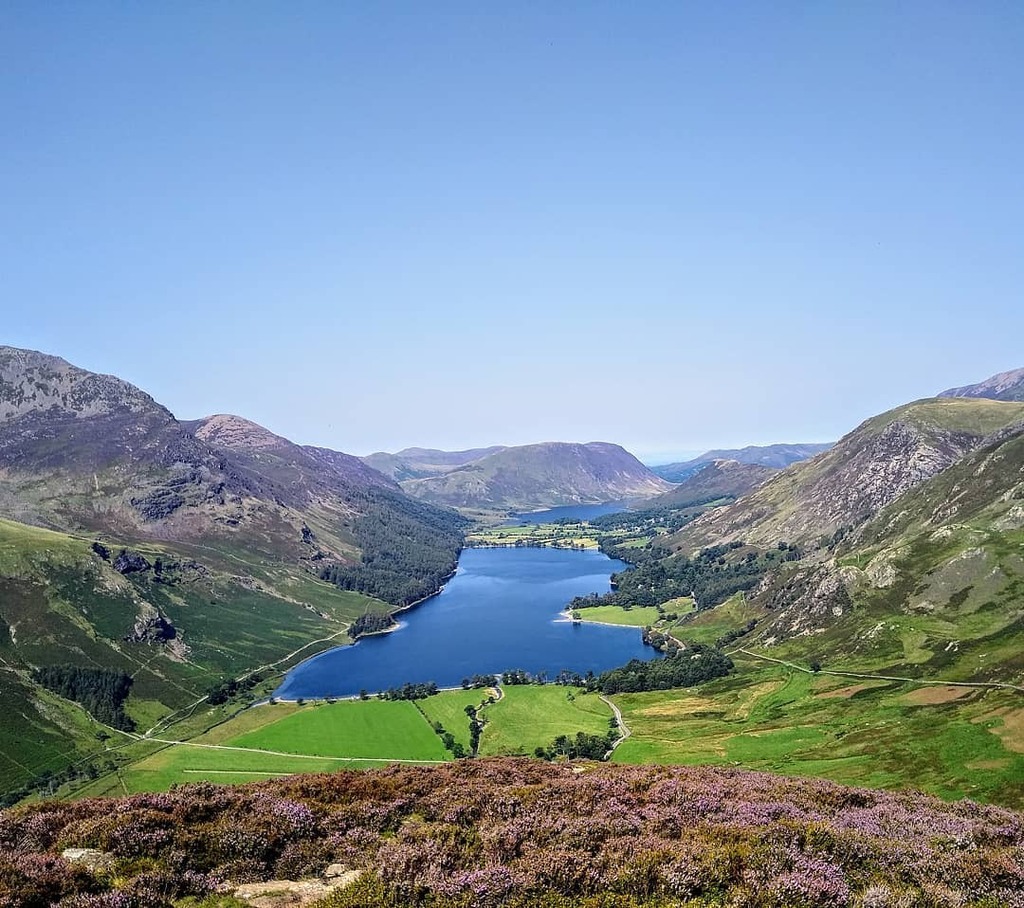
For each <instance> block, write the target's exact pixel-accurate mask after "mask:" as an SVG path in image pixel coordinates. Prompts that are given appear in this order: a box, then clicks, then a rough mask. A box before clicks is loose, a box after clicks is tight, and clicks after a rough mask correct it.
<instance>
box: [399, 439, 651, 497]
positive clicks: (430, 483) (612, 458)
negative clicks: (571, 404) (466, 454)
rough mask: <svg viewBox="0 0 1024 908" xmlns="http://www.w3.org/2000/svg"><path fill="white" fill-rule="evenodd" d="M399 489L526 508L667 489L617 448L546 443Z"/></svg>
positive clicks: (490, 456)
mask: <svg viewBox="0 0 1024 908" xmlns="http://www.w3.org/2000/svg"><path fill="white" fill-rule="evenodd" d="M402 488H403V489H404V490H405V491H406V492H408V493H409V494H411V495H414V496H416V497H417V498H422V499H424V500H426V501H431V502H434V503H435V504H443V505H450V506H453V507H460V508H477V509H491V510H493V509H502V510H531V509H539V508H547V507H557V506H559V505H567V504H581V503H585V504H597V503H601V502H606V501H620V500H624V499H628V498H650V497H652V496H653V495H657V494H660V493H662V492H666V491H668V490H669V489H670V488H671V486H670V484H669V483H667V482H665V481H664V480H663V479H661V478H660V477H658V476H656V475H655V474H654V473H652V472H651V471H650V470H649V469H648V468H647V467H645V466H644V465H643V464H642V463H640V461H639V460H637V459H636V458H635V457H634V456H633V455H632V454H630V453H629V452H628V451H626V450H624V449H623V448H621V447H619V446H618V445H614V444H608V443H606V442H590V443H589V444H571V443H565V442H546V443H543V444H534V445H523V446H521V447H514V448H505V449H503V450H501V451H498V452H496V453H494V454H488V455H487V456H485V457H482V458H480V459H479V460H474V461H472V462H470V463H468V464H465V465H464V466H461V467H457V468H456V469H454V470H450V471H449V472H447V473H445V474H443V475H440V476H435V477H430V478H424V479H413V480H408V481H406V482H403V483H402Z"/></svg>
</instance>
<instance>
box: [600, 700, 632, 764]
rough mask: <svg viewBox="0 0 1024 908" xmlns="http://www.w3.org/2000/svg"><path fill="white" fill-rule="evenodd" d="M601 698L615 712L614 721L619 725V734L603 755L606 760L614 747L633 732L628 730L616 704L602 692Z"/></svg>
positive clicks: (613, 751) (610, 755)
mask: <svg viewBox="0 0 1024 908" xmlns="http://www.w3.org/2000/svg"><path fill="white" fill-rule="evenodd" d="M601 699H602V700H603V701H604V702H605V703H607V704H608V705H609V706H610V707H611V710H612V712H613V713H614V714H615V722H616V723H617V724H618V727H619V736H618V737H617V738H616V739H615V742H614V743H613V744H612V746H611V747H610V748H608V752H607V753H606V754H605V755H604V758H605V759H606V760H610V759H611V757H612V754H613V753H615V750H616V748H617V747H618V746H619V745H620V744H621V743H622V742H623V741H625V740H626V738H628V737H629V736H630V735H631V734H633V732H632V731H631V730H630V727H629V726H628V725H627V724H626V720H625V719H623V718H622V710H621V709H619V708H618V706H616V705H615V704H614V703H613V702H612V701H611V700H609V699H608V697H606V696H605V695H604V694H601Z"/></svg>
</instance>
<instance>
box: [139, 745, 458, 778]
mask: <svg viewBox="0 0 1024 908" xmlns="http://www.w3.org/2000/svg"><path fill="white" fill-rule="evenodd" d="M149 740H150V741H156V742H157V743H158V744H172V745H177V746H179V747H199V748H202V749H204V750H233V751H236V752H241V753H250V754H264V755H266V756H268V757H294V758H295V759H297V760H338V761H340V762H343V763H411V764H413V765H419V764H423V763H436V764H438V765H440V764H442V763H447V762H448V761H447V760H400V759H397V758H393V757H327V756H324V755H322V754H290V753H286V752H285V751H283V750H262V749H260V748H258V747H233V746H232V745H230V744H199V743H198V742H196V741H170V740H168V739H166V738H150V739H149ZM232 771H233V770H232Z"/></svg>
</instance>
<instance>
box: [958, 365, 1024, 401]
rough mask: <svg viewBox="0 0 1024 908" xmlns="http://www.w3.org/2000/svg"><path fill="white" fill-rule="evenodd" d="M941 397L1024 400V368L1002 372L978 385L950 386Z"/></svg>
mask: <svg viewBox="0 0 1024 908" xmlns="http://www.w3.org/2000/svg"><path fill="white" fill-rule="evenodd" d="M939 397H984V398H988V399H989V400H1011V401H1021V400H1024V369H1013V370H1011V371H1009V372H1000V373H999V374H998V375H993V376H992V377H991V378H987V379H985V381H982V382H978V383H977V384H976V385H965V386H964V387H962V388H950V389H949V390H948V391H943V392H941V393H940V394H939Z"/></svg>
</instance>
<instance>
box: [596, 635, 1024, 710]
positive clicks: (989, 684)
mask: <svg viewBox="0 0 1024 908" xmlns="http://www.w3.org/2000/svg"><path fill="white" fill-rule="evenodd" d="M733 652H734V653H743V655H745V656H750V657H751V658H752V659H762V660H764V661H765V662H774V663H775V664H776V665H784V666H785V667H786V668H791V669H794V670H795V671H798V672H804V674H807V675H834V676H836V677H838V678H856V679H858V680H861V681H899V682H901V683H903V684H934V685H939V686H942V687H973V688H981V689H986V688H992V689H996V690H1014V691H1017V693H1021V694H1024V687H1020V686H1018V685H1016V684H1007V683H1005V682H1002V681H943V680H942V679H931V678H902V677H899V676H898V675H871V674H866V673H864V672H839V671H829V670H828V669H824V668H822V669H819V670H818V671H814V670H813V669H810V668H806V667H804V666H803V665H797V664H796V663H795V662H786V661H785V660H784V659H774V658H772V657H771V656H762V655H761V654H760V653H754V652H751V651H750V650H749V649H744V648H743V647H737V648H736V649H735V650H733ZM602 699H603V698H602Z"/></svg>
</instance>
